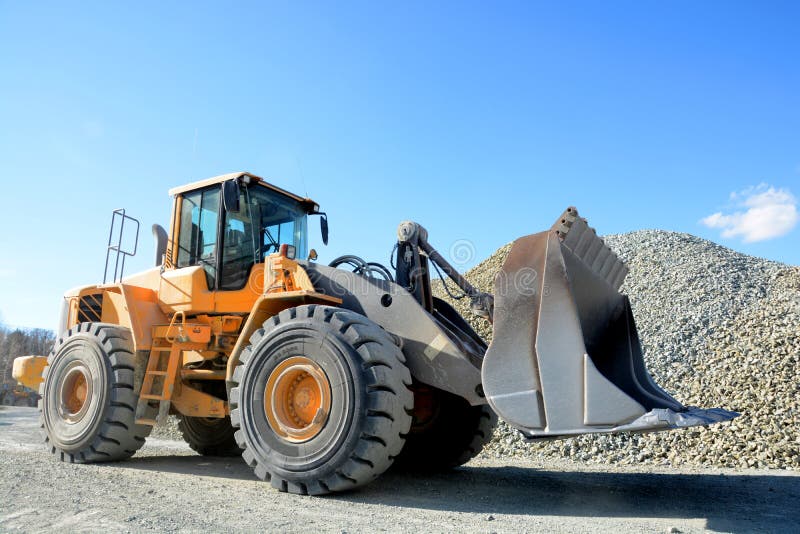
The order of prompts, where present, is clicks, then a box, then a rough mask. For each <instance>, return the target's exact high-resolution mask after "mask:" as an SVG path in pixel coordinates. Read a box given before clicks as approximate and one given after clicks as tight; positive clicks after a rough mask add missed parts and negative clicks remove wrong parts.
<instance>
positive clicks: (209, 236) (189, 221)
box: [176, 187, 220, 289]
mask: <svg viewBox="0 0 800 534" xmlns="http://www.w3.org/2000/svg"><path fill="white" fill-rule="evenodd" d="M219 194H220V193H219V187H213V188H209V189H202V190H200V191H191V192H189V193H185V194H184V195H183V199H182V201H181V220H180V230H179V235H178V261H177V263H176V266H177V267H178V268H180V267H190V266H193V265H202V266H203V269H204V270H205V272H206V281H207V282H208V287H209V289H214V284H215V282H216V278H217V257H216V250H217V223H218V221H219Z"/></svg>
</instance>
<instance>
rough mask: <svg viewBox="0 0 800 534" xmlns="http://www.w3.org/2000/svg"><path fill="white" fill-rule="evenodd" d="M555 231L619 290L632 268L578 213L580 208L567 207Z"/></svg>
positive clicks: (568, 247) (599, 274) (565, 243)
mask: <svg viewBox="0 0 800 534" xmlns="http://www.w3.org/2000/svg"><path fill="white" fill-rule="evenodd" d="M551 230H553V231H555V233H556V235H557V236H558V237H559V239H560V240H561V244H562V245H563V246H564V247H565V248H567V249H568V250H569V251H570V252H572V254H574V255H575V256H576V257H577V258H578V259H580V260H581V261H582V262H583V263H584V264H585V265H586V266H587V267H588V268H589V269H591V270H592V271H593V272H594V273H595V274H597V275H598V276H599V277H600V278H602V279H603V280H605V281H606V283H608V285H610V286H611V287H613V288H614V289H615V290H617V289H619V287H620V286H621V285H622V282H623V281H624V280H625V276H626V275H627V274H628V267H627V266H626V265H625V263H624V262H623V261H622V260H621V259H619V257H618V256H617V254H616V253H615V252H614V251H613V250H611V248H610V247H609V246H608V245H606V244H605V242H604V241H603V240H602V238H600V237H599V236H598V235H597V232H596V231H595V229H594V228H592V227H591V226H589V224H588V223H587V222H586V219H584V218H583V217H581V216H579V215H578V210H577V209H575V208H573V207H569V208H567V209H566V210H565V211H564V213H562V214H561V217H559V219H558V220H557V221H556V222H555V224H554V225H553V227H552V228H551Z"/></svg>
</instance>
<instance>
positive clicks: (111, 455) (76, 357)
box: [39, 323, 151, 463]
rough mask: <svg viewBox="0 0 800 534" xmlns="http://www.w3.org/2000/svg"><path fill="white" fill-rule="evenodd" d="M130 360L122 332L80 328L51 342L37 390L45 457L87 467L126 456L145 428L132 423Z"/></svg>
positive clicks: (128, 336) (129, 340)
mask: <svg viewBox="0 0 800 534" xmlns="http://www.w3.org/2000/svg"><path fill="white" fill-rule="evenodd" d="M135 365H136V362H135V358H134V353H133V341H132V338H131V333H130V331H129V330H128V329H126V328H122V327H120V326H117V325H111V324H104V323H81V324H79V325H77V326H75V327H73V328H71V329H70V330H69V331H68V332H66V333H65V334H64V335H63V336H61V337H59V338H58V340H57V341H56V344H55V346H54V347H53V351H52V352H51V353H50V356H49V357H48V358H47V366H46V367H45V369H44V371H43V372H42V378H43V382H42V385H41V386H40V389H39V394H40V395H41V397H42V398H41V400H40V401H39V411H40V412H41V419H40V421H41V427H42V429H43V437H44V441H45V444H46V445H47V447H48V449H49V450H50V452H51V453H53V454H55V455H56V457H58V458H59V459H60V460H62V461H65V462H76V463H89V462H108V461H113V460H121V459H124V458H129V457H130V456H132V455H133V454H134V453H135V452H136V451H137V450H138V449H139V448H141V446H142V445H144V441H145V437H147V436H148V435H149V434H150V430H151V427H149V426H146V425H137V424H135V422H134V417H135V410H136V401H137V394H136V393H135V392H134V388H135V384H134V369H135Z"/></svg>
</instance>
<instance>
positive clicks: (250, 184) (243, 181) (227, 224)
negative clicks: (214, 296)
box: [167, 173, 327, 291]
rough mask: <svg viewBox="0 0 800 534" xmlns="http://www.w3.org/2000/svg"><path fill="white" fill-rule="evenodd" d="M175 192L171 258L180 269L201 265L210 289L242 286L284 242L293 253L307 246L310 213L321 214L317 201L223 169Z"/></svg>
mask: <svg viewBox="0 0 800 534" xmlns="http://www.w3.org/2000/svg"><path fill="white" fill-rule="evenodd" d="M170 194H172V195H174V196H175V211H174V213H175V214H176V218H177V220H173V228H172V232H173V233H172V237H173V240H172V242H173V243H175V244H176V245H177V246H176V247H174V250H168V252H167V257H168V262H167V263H168V264H169V265H172V266H173V267H175V268H178V269H181V268H185V267H192V266H202V267H203V270H204V271H205V276H206V281H207V283H208V289H209V290H211V291H215V290H221V291H230V290H239V289H243V288H244V287H245V285H246V284H247V281H248V279H249V276H250V271H251V270H252V268H253V266H254V265H256V264H259V263H263V262H264V260H265V258H266V257H267V256H268V255H269V254H273V253H276V252H278V251H279V249H280V246H281V245H284V244H285V245H290V246H291V247H294V250H295V256H296V257H298V258H305V257H306V254H307V251H308V215H314V214H319V215H321V216H322V217H323V223H322V227H323V241H324V242H326V241H327V235H326V234H327V231H326V230H327V224H326V223H327V221H325V214H324V213H320V212H319V206H318V205H317V204H315V203H314V202H313V201H312V200H310V199H308V198H301V197H298V196H296V195H293V194H291V193H289V192H287V191H284V190H283V189H280V188H278V187H275V186H273V185H271V184H268V183H267V182H265V181H264V180H263V179H261V178H259V177H257V176H254V175H252V174H249V173H235V174H232V175H224V176H220V177H216V178H211V179H209V180H204V181H202V182H196V183H194V184H190V185H187V186H184V187H180V188H176V189H173V190H171V191H170Z"/></svg>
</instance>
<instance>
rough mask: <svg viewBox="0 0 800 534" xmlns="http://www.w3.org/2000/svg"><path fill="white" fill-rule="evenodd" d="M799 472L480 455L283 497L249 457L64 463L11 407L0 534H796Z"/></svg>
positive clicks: (2, 415)
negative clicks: (446, 469) (446, 467)
mask: <svg viewBox="0 0 800 534" xmlns="http://www.w3.org/2000/svg"><path fill="white" fill-rule="evenodd" d="M798 509H800V475H799V474H796V473H788V472H777V471H764V470H755V469H742V470H730V469H722V470H708V469H691V468H681V469H669V468H663V467H659V466H635V467H634V466H591V465H586V464H574V463H572V462H568V461H564V460H560V459H548V460H546V461H542V460H529V459H507V460H497V459H478V460H473V461H472V462H470V463H469V464H468V465H467V466H466V467H463V468H460V469H457V470H455V471H453V472H451V473H447V474H441V475H430V476H413V475H405V474H400V473H394V472H392V471H390V472H388V473H385V474H384V475H382V476H381V477H380V478H379V479H378V480H376V481H375V482H373V483H372V484H370V485H368V486H366V487H365V488H363V489H361V490H359V491H355V492H350V493H344V494H336V495H332V496H327V497H301V496H297V495H289V494H285V493H279V492H277V491H275V490H273V489H272V488H271V487H270V486H269V484H265V483H263V482H261V481H258V480H256V479H255V477H254V476H253V473H252V471H251V469H250V468H249V467H247V465H245V464H244V462H243V461H242V460H240V459H238V458H207V457H202V456H198V455H196V454H194V452H193V451H192V450H191V449H189V447H188V446H186V445H185V444H184V443H182V442H178V441H170V440H163V439H154V438H152V437H151V438H148V440H147V444H146V445H145V446H144V447H143V448H142V449H141V450H140V451H138V452H137V453H136V455H135V456H134V457H133V458H131V459H130V460H127V461H124V462H117V463H108V464H91V465H77V464H68V463H62V462H58V461H56V460H55V458H54V457H53V456H52V455H50V454H49V453H47V452H46V451H45V449H44V447H43V446H42V444H41V441H40V438H39V436H38V414H37V412H36V410H35V409H33V408H5V407H1V408H0V532H20V531H22V532H59V533H61V532H153V531H155V532H253V531H267V532H308V531H313V532H336V533H341V532H363V531H369V532H374V531H384V532H414V533H416V532H445V531H448V532H450V531H455V532H526V531H529V532H598V531H602V532H653V533H664V532H684V533H692V532H703V531H708V530H710V531H716V532H797V531H798V530H800V513H798Z"/></svg>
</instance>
